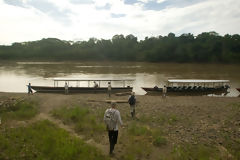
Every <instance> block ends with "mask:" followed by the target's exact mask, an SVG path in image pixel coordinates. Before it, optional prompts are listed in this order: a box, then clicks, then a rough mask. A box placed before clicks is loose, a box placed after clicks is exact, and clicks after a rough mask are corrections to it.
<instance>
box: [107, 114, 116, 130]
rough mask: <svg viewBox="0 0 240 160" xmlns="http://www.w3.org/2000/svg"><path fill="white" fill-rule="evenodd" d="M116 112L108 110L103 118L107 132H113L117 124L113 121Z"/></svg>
mask: <svg viewBox="0 0 240 160" xmlns="http://www.w3.org/2000/svg"><path fill="white" fill-rule="evenodd" d="M115 113H116V110H113V109H108V110H107V111H106V113H105V116H104V122H105V124H106V126H107V130H114V129H115V127H116V124H117V120H116V119H115V117H114V115H115Z"/></svg>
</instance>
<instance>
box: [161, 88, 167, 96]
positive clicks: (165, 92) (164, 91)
mask: <svg viewBox="0 0 240 160" xmlns="http://www.w3.org/2000/svg"><path fill="white" fill-rule="evenodd" d="M162 92H163V93H162V97H163V98H165V97H166V94H167V87H166V86H165V85H164V87H163V91H162Z"/></svg>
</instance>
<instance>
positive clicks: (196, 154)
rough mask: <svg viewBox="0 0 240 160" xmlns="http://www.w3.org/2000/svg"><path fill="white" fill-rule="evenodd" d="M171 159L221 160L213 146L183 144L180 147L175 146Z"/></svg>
mask: <svg viewBox="0 0 240 160" xmlns="http://www.w3.org/2000/svg"><path fill="white" fill-rule="evenodd" d="M171 157H172V158H171V159H174V160H175V159H176V160H185V159H199V160H210V159H216V160H217V159H219V160H220V159H221V158H220V155H219V152H218V150H217V149H216V148H215V147H214V146H205V145H202V144H199V145H194V146H193V145H189V144H184V145H181V146H175V147H174V149H173V151H172V155H171Z"/></svg>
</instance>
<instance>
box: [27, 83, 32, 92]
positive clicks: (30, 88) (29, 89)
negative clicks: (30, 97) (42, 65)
mask: <svg viewBox="0 0 240 160" xmlns="http://www.w3.org/2000/svg"><path fill="white" fill-rule="evenodd" d="M27 87H28V94H30V93H31V94H33V91H32V87H31V83H29V84H28V85H27Z"/></svg>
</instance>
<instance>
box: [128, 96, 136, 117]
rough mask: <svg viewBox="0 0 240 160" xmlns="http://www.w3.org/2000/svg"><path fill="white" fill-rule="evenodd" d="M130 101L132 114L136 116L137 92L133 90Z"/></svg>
mask: <svg viewBox="0 0 240 160" xmlns="http://www.w3.org/2000/svg"><path fill="white" fill-rule="evenodd" d="M128 103H129V105H130V112H131V116H132V118H134V117H135V104H136V97H135V92H132V93H131V96H129V98H128Z"/></svg>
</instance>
